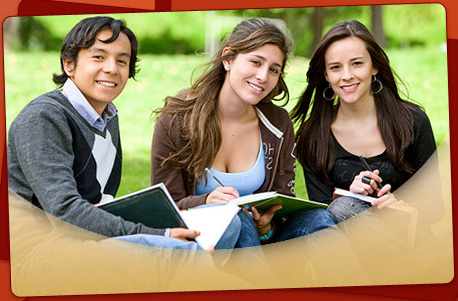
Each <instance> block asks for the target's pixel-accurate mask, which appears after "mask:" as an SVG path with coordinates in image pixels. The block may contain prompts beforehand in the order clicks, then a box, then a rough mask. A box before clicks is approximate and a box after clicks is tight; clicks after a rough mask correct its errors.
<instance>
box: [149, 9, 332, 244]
mask: <svg viewBox="0 0 458 301" xmlns="http://www.w3.org/2000/svg"><path fill="white" fill-rule="evenodd" d="M291 45H292V42H291V41H290V39H289V38H288V37H287V35H286V34H285V33H284V32H283V31H282V30H280V29H279V27H278V26H277V25H276V24H274V23H273V22H272V21H270V20H268V19H259V18H254V19H248V20H245V21H243V22H241V23H240V24H239V25H237V26H236V27H235V28H234V30H233V31H232V33H231V34H230V35H229V36H228V37H227V38H226V39H225V40H224V42H223V43H222V45H221V48H220V50H219V51H218V52H217V53H216V55H215V57H214V59H213V60H212V61H210V62H209V63H208V68H207V69H206V71H205V72H204V73H203V74H202V75H201V76H200V77H199V78H198V79H197V80H196V81H195V82H194V83H193V84H192V86H191V87H190V88H188V89H185V90H182V91H181V92H179V93H178V94H177V95H176V96H173V97H167V98H166V100H165V106H164V107H163V108H162V109H161V110H159V112H158V113H159V114H160V116H159V118H158V120H157V123H156V127H155V131H154V137H153V144H152V160H151V162H152V163H151V164H152V165H151V183H152V184H155V183H158V182H164V183H165V185H166V187H167V188H168V190H169V191H170V193H171V195H172V197H173V198H174V199H175V200H176V202H177V205H178V207H179V208H180V209H188V208H192V207H196V206H201V205H206V204H207V205H208V204H218V203H220V204H223V203H226V202H228V201H229V200H231V199H234V198H237V197H239V196H242V195H247V194H252V193H256V192H265V191H277V192H279V193H283V194H287V195H295V193H294V179H295V159H296V158H295V156H294V146H295V141H294V130H293V125H292V122H291V119H290V118H289V116H288V113H287V112H286V110H284V109H283V108H280V107H279V106H277V105H275V104H274V103H273V100H282V99H286V102H287V101H288V99H289V92H288V88H287V86H286V84H285V81H284V79H283V73H284V69H285V65H286V62H287V57H288V53H289V51H290V48H291ZM209 174H210V175H214V176H215V175H216V178H217V179H219V180H220V182H219V183H218V182H217V181H216V180H215V178H214V177H213V176H209ZM280 208H281V206H279V205H277V206H274V207H272V208H271V209H270V210H269V211H268V212H265V213H264V214H262V215H261V214H259V213H258V212H257V211H256V210H255V209H254V208H253V209H252V210H251V214H252V219H251V218H249V215H248V214H245V213H244V212H241V213H240V214H239V216H240V218H241V219H242V233H241V234H240V237H241V239H242V240H243V239H244V237H251V239H246V240H245V242H241V241H240V240H239V243H238V245H237V246H238V247H245V246H253V245H259V244H260V240H261V241H262V242H272V241H281V240H286V239H290V238H294V237H298V236H302V235H305V234H308V233H311V232H313V231H315V230H318V229H321V228H325V227H328V226H330V225H333V224H334V220H333V218H332V216H331V215H330V214H329V213H327V212H326V211H325V210H310V211H307V212H305V213H303V214H299V215H297V216H296V217H294V218H291V219H290V220H288V221H277V222H272V219H273V217H274V214H275V212H276V211H277V210H278V209H280ZM247 213H248V212H247ZM312 219H313V220H314V221H317V222H313V223H312V222H311V220H312ZM244 231H247V232H246V233H245V232H244ZM245 234H246V235H245ZM258 235H259V236H258Z"/></svg>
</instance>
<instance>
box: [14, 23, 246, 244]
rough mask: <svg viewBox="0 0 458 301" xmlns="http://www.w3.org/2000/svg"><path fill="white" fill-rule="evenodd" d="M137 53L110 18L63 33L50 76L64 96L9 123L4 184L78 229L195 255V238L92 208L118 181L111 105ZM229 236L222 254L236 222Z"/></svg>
mask: <svg viewBox="0 0 458 301" xmlns="http://www.w3.org/2000/svg"><path fill="white" fill-rule="evenodd" d="M137 47H138V43H137V40H136V37H135V35H134V34H133V33H132V31H131V30H130V29H129V28H127V27H126V26H125V24H124V23H123V22H122V21H120V20H115V19H113V18H111V17H93V18H87V19H84V20H82V21H81V22H79V23H78V24H77V25H76V26H75V27H74V28H73V29H72V30H71V31H70V32H69V33H68V34H67V36H66V37H65V39H64V42H63V44H62V49H61V56H60V58H61V68H62V74H60V75H54V82H55V83H56V84H57V85H59V86H60V87H61V88H62V90H54V91H52V92H49V93H46V94H44V95H41V96H40V97H38V98H36V99H35V100H33V101H32V102H30V103H29V104H28V105H27V106H26V107H25V108H24V109H23V110H22V111H21V112H20V113H19V115H18V116H17V117H16V119H15V120H14V121H13V123H12V124H11V127H10V130H9V137H8V153H7V158H8V185H9V187H10V188H11V189H12V190H13V191H15V192H16V193H17V194H19V195H20V196H22V197H23V198H25V199H26V200H28V201H30V202H32V203H33V204H34V205H36V206H38V207H39V208H42V209H43V210H44V211H46V212H48V213H50V214H52V215H54V216H56V217H58V218H60V219H62V220H64V221H67V222H69V223H71V224H73V225H76V226H79V227H81V228H84V229H87V230H90V231H93V232H96V233H99V234H102V235H105V236H109V237H120V236H121V239H124V240H129V241H133V242H139V243H144V244H148V245H155V246H161V247H170V248H185V249H198V248H199V247H198V246H197V244H196V243H194V242H189V240H192V239H194V238H195V237H196V236H197V235H198V233H197V231H193V230H188V229H182V228H174V229H153V228H149V227H146V226H144V225H143V224H136V223H132V222H129V221H126V220H123V219H122V218H120V217H117V216H114V215H112V214H110V213H107V212H105V211H104V210H101V209H99V208H96V207H95V206H94V204H96V203H99V202H102V201H105V200H110V199H113V198H114V196H115V195H116V191H117V189H118V187H119V183H120V180H121V163H122V155H121V142H120V135H119V125H118V116H117V110H116V107H115V105H114V104H113V103H112V102H113V100H114V99H115V98H116V97H117V96H118V95H119V94H120V93H121V92H122V90H123V89H124V86H125V85H126V82H127V80H128V79H129V78H134V77H135V74H136V63H137V61H138V58H137ZM230 229H231V231H232V232H231V233H226V234H225V235H224V236H223V241H222V242H221V248H232V247H233V245H235V241H234V240H236V239H237V237H238V232H237V229H239V228H237V222H233V224H232V228H230ZM138 234H146V235H138ZM169 237H171V238H177V239H178V240H177V239H171V238H169Z"/></svg>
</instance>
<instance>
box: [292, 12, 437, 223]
mask: <svg viewBox="0 0 458 301" xmlns="http://www.w3.org/2000/svg"><path fill="white" fill-rule="evenodd" d="M307 80H308V84H307V87H306V89H305V91H304V92H303V94H302V95H301V97H300V99H299V101H298V103H297V104H296V106H295V107H294V109H293V110H292V112H291V116H292V119H293V120H294V121H295V122H296V123H298V124H299V125H300V127H299V129H298V131H297V133H296V139H297V154H298V160H299V162H300V163H301V164H302V165H303V167H304V174H305V180H306V185H307V190H308V193H309V197H310V199H313V200H316V201H319V202H324V203H328V204H329V203H331V202H332V199H333V191H334V188H335V187H338V188H343V189H348V190H350V191H351V192H353V193H359V194H363V195H373V196H375V197H376V198H377V200H376V201H375V202H373V204H372V205H377V206H378V207H379V208H383V207H385V206H387V205H389V204H393V203H396V202H397V200H396V198H395V196H394V195H393V193H392V192H393V191H395V190H396V189H397V188H399V187H400V186H401V185H402V184H403V183H405V182H406V181H407V180H408V179H409V178H410V177H411V176H412V175H413V174H414V173H415V172H416V171H418V170H419V169H420V168H421V167H422V166H423V165H424V164H425V162H426V161H427V160H428V159H429V158H430V157H431V155H432V154H433V153H434V152H435V149H436V145H435V140H434V136H433V132H432V129H431V124H430V122H429V119H428V117H427V115H426V114H425V112H424V111H423V110H422V109H421V108H420V107H419V106H418V105H416V104H414V103H412V102H410V101H407V100H404V99H403V98H402V97H401V96H400V94H399V92H398V86H397V82H396V77H395V74H394V72H393V71H392V69H391V67H390V63H389V59H388V56H387V55H386V53H385V52H384V50H383V49H382V48H381V47H380V46H379V44H378V43H377V42H376V40H375V38H374V37H373V36H372V34H371V33H370V32H369V30H368V29H367V28H366V27H365V26H364V25H363V24H362V23H360V22H358V21H355V20H353V21H349V22H342V23H339V24H336V25H335V26H333V27H332V28H331V29H330V30H329V31H328V32H327V33H326V34H325V35H324V37H323V38H322V40H321V43H320V44H319V46H318V48H317V50H316V51H315V53H314V55H313V57H312V58H311V61H310V66H309V69H308V72H307ZM364 161H366V162H367V163H368V167H367V165H366V167H365V165H363V163H364ZM339 204H340V205H339ZM367 208H369V205H367V204H366V203H364V202H362V201H360V200H358V199H355V198H342V199H338V201H334V202H333V203H332V205H331V206H330V208H329V209H330V210H332V212H333V213H334V214H335V217H336V219H337V221H341V220H345V219H348V218H349V217H351V216H354V215H356V214H357V213H359V212H361V211H363V210H365V209H367Z"/></svg>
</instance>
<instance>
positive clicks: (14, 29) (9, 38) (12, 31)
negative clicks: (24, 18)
mask: <svg viewBox="0 0 458 301" xmlns="http://www.w3.org/2000/svg"><path fill="white" fill-rule="evenodd" d="M18 34H19V18H17V17H11V18H8V19H6V20H5V22H4V23H3V41H4V45H5V49H9V48H10V47H11V43H12V42H13V40H14V39H15V38H16V37H17V36H18Z"/></svg>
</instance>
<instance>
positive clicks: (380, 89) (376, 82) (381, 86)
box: [371, 75, 383, 94]
mask: <svg viewBox="0 0 458 301" xmlns="http://www.w3.org/2000/svg"><path fill="white" fill-rule="evenodd" d="M374 83H375V87H377V85H378V89H375V91H374V85H373V84H374ZM382 89H383V84H382V82H381V81H380V80H378V79H377V76H376V75H374V79H373V80H372V82H371V91H372V93H374V94H377V93H380V91H382Z"/></svg>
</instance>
